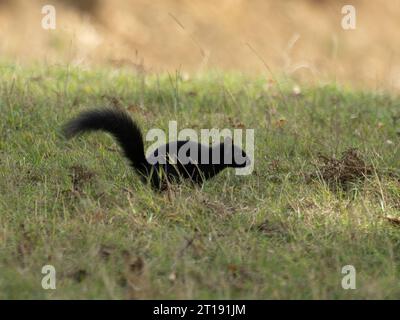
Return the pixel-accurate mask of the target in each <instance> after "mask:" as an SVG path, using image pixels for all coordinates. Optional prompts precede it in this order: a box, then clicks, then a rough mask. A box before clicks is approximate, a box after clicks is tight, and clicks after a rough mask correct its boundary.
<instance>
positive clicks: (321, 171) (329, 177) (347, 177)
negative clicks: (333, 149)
mask: <svg viewBox="0 0 400 320" xmlns="http://www.w3.org/2000/svg"><path fill="white" fill-rule="evenodd" d="M318 160H319V163H318V164H317V172H316V173H314V174H312V175H311V177H312V178H322V179H323V180H324V181H325V182H326V183H328V184H329V185H330V186H332V187H334V188H335V187H337V186H340V187H342V188H344V189H346V188H347V187H348V186H349V184H351V183H355V182H357V181H360V180H362V179H365V178H366V177H367V176H371V175H372V174H373V173H374V168H373V167H372V165H370V164H367V163H366V162H365V160H364V159H363V157H362V155H361V153H360V151H359V150H358V149H356V148H350V149H347V150H345V151H344V152H343V153H342V155H341V157H340V158H335V157H328V156H326V155H323V154H319V155H318Z"/></svg>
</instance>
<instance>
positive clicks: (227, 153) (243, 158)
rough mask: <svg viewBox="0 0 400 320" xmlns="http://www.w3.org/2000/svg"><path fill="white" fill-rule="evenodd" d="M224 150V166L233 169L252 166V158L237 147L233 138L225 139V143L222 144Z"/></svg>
mask: <svg viewBox="0 0 400 320" xmlns="http://www.w3.org/2000/svg"><path fill="white" fill-rule="evenodd" d="M221 148H223V150H221V151H222V154H223V157H222V164H223V165H226V166H227V167H232V168H244V167H247V166H248V165H250V158H249V157H248V156H247V154H246V152H245V151H244V150H243V149H242V148H240V147H238V146H237V145H235V144H234V143H233V141H232V139H231V138H225V139H224V142H223V143H221Z"/></svg>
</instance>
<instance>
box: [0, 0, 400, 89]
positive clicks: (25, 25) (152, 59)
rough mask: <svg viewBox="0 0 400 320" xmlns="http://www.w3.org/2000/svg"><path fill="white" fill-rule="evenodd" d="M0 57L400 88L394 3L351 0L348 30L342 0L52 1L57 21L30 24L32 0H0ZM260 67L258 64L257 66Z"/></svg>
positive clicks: (36, 13)
mask: <svg viewBox="0 0 400 320" xmlns="http://www.w3.org/2000/svg"><path fill="white" fill-rule="evenodd" d="M1 3H2V7H1V11H0V36H1V38H2V43H1V47H0V48H1V52H2V57H3V58H7V59H17V60H18V61H21V62H22V61H32V60H34V61H36V60H38V61H41V62H44V61H45V62H47V63H62V64H64V63H68V64H79V65H84V66H87V65H93V64H100V65H103V64H107V65H112V66H114V67H121V66H124V67H129V68H132V69H134V70H136V71H138V72H143V70H146V71H148V72H159V71H169V72H171V73H174V72H175V70H181V71H183V72H201V71H205V70H209V69H215V68H218V69H223V70H236V71H244V72H251V73H258V74H260V73H263V74H266V77H268V78H270V77H271V74H270V71H272V72H274V73H275V74H284V75H286V76H288V77H290V78H295V79H298V80H306V81H309V82H313V83H319V82H320V81H321V80H333V81H339V82H348V83H351V84H352V85H353V86H364V85H368V86H369V87H371V88H386V89H393V90H398V89H399V88H400V58H399V57H400V56H399V50H400V49H399V48H400V36H399V33H398V30H399V28H400V25H399V19H398V16H399V14H400V3H399V2H398V1H390V0H382V1H359V0H355V1H352V4H353V5H354V6H355V7H356V10H357V29H356V30H351V31H346V30H343V29H342V28H341V18H342V14H341V7H342V5H344V4H347V2H346V1H336V0H325V1H316V0H302V1H300V0H299V1H272V0H270V1H263V0H255V1H251V2H250V1H245V0H223V1H218V2H215V1H208V0H207V1H201V2H193V1H188V0H185V1H177V0H157V1H151V2H149V1H147V0H113V1H111V0H106V1H96V0H86V1H61V0H59V1H55V5H56V9H57V19H58V20H57V23H58V27H57V29H56V30H54V31H45V30H43V29H42V28H41V26H40V21H41V17H42V16H41V14H40V9H41V5H43V4H45V3H46V4H47V2H45V1H42V0H35V1H29V2H27V1H24V0H15V1H4V0H3V1H2V2H1ZM266 65H267V67H266Z"/></svg>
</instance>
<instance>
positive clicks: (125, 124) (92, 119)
mask: <svg viewBox="0 0 400 320" xmlns="http://www.w3.org/2000/svg"><path fill="white" fill-rule="evenodd" d="M63 130H64V134H65V136H66V137H67V138H72V137H74V136H76V135H79V134H81V133H84V132H88V131H105V132H108V133H110V134H111V135H113V136H114V138H115V139H116V140H117V141H118V143H119V145H120V146H121V148H122V150H123V152H124V154H125V156H126V157H127V158H128V159H129V161H130V162H131V165H132V166H133V167H134V168H136V169H138V170H140V171H141V170H142V169H143V168H144V167H146V163H147V162H146V157H145V153H144V145H143V137H142V133H141V131H140V129H139V127H138V125H137V124H136V123H135V122H134V121H133V120H132V118H131V117H130V116H129V115H128V114H127V113H126V112H125V111H122V110H117V109H97V110H89V111H85V112H82V113H81V114H79V115H78V116H77V117H76V118H75V119H72V120H71V121H69V122H67V123H66V124H65V125H64V128H63Z"/></svg>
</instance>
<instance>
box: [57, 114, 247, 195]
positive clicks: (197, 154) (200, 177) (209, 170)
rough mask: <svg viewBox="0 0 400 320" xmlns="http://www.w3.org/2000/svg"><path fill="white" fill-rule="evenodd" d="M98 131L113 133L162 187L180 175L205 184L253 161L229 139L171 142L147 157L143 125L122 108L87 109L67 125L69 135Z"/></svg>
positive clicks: (138, 167)
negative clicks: (214, 142) (212, 142)
mask: <svg viewBox="0 0 400 320" xmlns="http://www.w3.org/2000/svg"><path fill="white" fill-rule="evenodd" d="M96 130H100V131H105V132H108V133H110V134H111V135H112V136H113V137H114V138H115V139H116V140H117V142H118V144H119V145H120V146H121V148H122V150H123V153H124V155H125V157H126V158H128V159H129V162H130V165H131V166H132V167H133V168H134V169H135V170H136V171H137V172H138V173H139V174H140V176H141V177H142V179H143V181H149V182H150V183H151V185H152V186H153V187H154V188H155V189H158V190H163V189H165V188H166V187H167V186H168V184H169V183H170V182H173V181H175V182H176V181H177V180H179V179H180V178H185V179H190V180H191V181H192V182H193V183H197V184H202V183H203V182H204V181H205V180H207V179H210V178H212V177H214V176H215V175H217V174H218V173H219V172H220V171H222V170H223V169H225V168H227V167H232V168H243V167H246V166H247V165H249V164H250V159H249V158H248V157H247V155H246V153H245V152H244V151H243V150H242V149H241V148H239V147H238V146H235V145H234V144H233V142H232V140H231V139H229V138H228V139H225V140H224V142H223V143H220V144H217V145H215V146H213V147H209V146H205V145H203V144H200V143H198V142H194V141H190V140H186V141H184V140H178V141H174V142H169V143H167V144H165V145H162V146H161V147H159V148H157V149H156V150H155V151H154V152H153V153H152V154H151V155H150V156H149V157H147V158H146V156H145V150H144V144H143V137H142V132H141V130H140V128H139V126H138V125H137V124H136V123H135V122H134V121H133V120H132V118H131V117H130V116H129V114H128V113H127V112H125V111H123V110H120V109H94V110H88V111H84V112H82V113H81V114H79V115H78V116H77V117H76V118H74V119H72V120H70V121H69V122H67V123H66V124H65V125H64V127H63V131H64V134H65V136H66V137H67V138H72V137H73V136H76V135H78V134H81V133H84V132H87V131H96ZM193 155H194V156H193ZM213 157H214V158H213ZM197 159H200V161H197ZM215 159H216V161H215ZM203 160H204V161H203Z"/></svg>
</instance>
